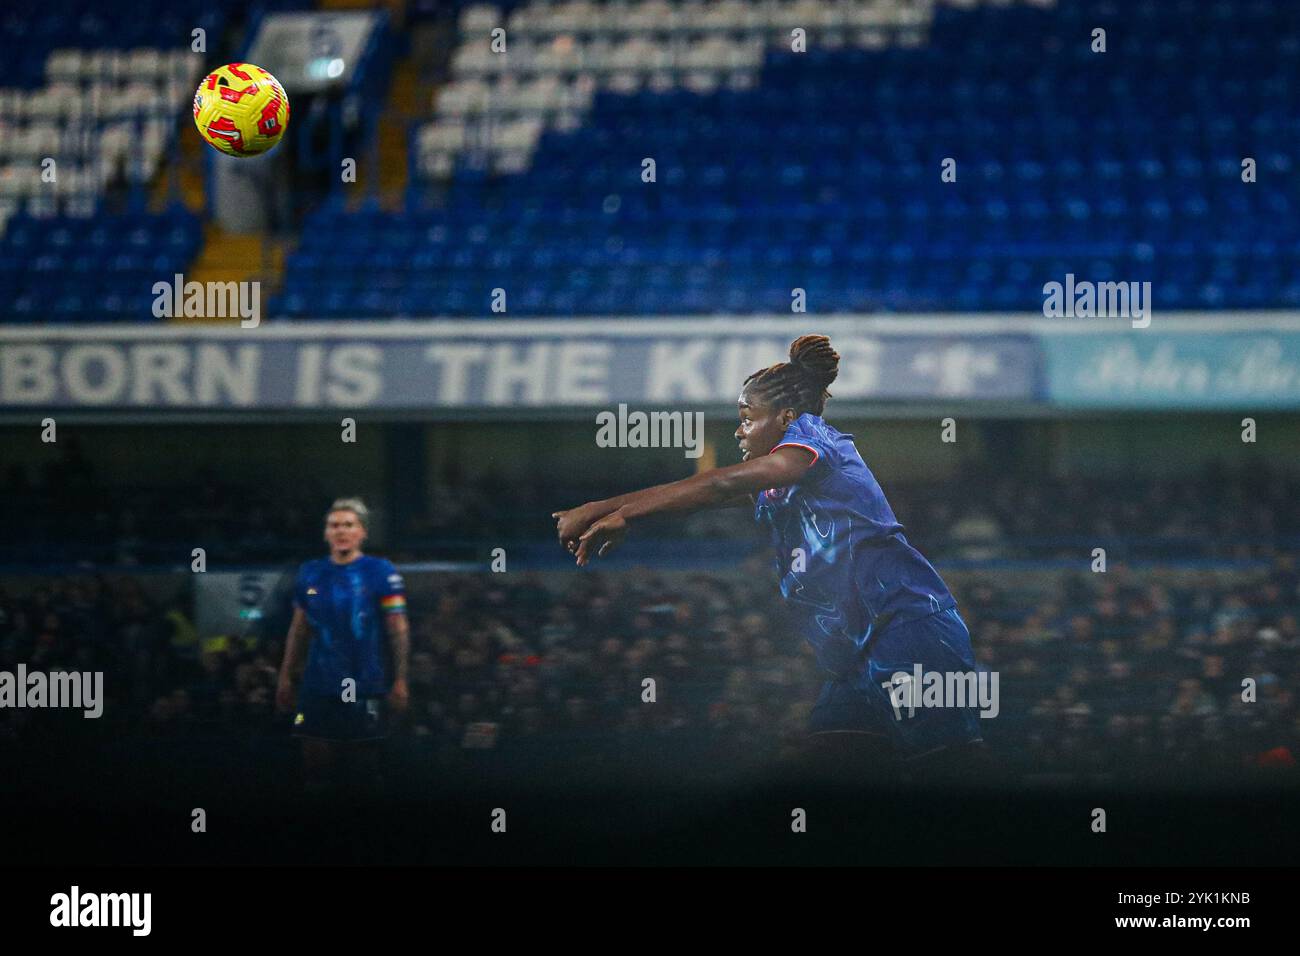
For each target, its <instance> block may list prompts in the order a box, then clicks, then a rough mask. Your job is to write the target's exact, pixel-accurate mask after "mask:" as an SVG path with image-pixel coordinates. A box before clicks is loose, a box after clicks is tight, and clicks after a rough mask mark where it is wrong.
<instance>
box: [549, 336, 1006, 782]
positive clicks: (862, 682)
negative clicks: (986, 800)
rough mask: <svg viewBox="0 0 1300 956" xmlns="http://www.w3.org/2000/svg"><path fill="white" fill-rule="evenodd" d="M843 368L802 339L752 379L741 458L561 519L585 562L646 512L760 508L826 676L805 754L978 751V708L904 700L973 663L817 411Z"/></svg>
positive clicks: (868, 480) (898, 528)
mask: <svg viewBox="0 0 1300 956" xmlns="http://www.w3.org/2000/svg"><path fill="white" fill-rule="evenodd" d="M838 370H839V355H838V354H837V353H836V352H835V351H834V349H832V348H831V344H830V340H829V339H827V338H826V337H825V336H822V335H805V336H802V337H801V338H799V339H797V340H796V341H795V342H794V343H793V344H792V345H791V346H790V361H789V362H782V363H779V364H777V365H773V366H771V367H769V368H765V369H761V370H760V371H757V372H755V373H754V374H753V375H751V376H749V378H747V379H746V380H745V383H744V386H743V389H742V391H741V394H740V399H739V402H738V409H739V414H740V425H739V427H738V428H737V429H736V433H735V437H736V439H737V441H738V442H739V444H740V451H741V461H740V463H739V464H736V465H729V466H726V467H723V468H717V469H713V470H710V471H706V472H701V473H699V474H696V475H692V476H691V477H689V478H685V479H683V480H681V481H675V482H671V483H669V484H665V485H658V486H655V487H653V488H647V489H644V490H642V491H635V492H632V493H630V494H626V495H621V496H619V497H616V498H610V499H608V500H605V501H598V502H589V503H587V504H584V505H582V506H580V507H578V508H574V509H571V510H568V511H561V512H555V513H554V514H553V515H552V517H554V518H555V519H556V522H557V532H558V535H559V538H560V542H561V543H562V544H563V545H564V546H565V547H567V548H568V549H569V551H570V552H571V553H573V554H574V555H576V558H577V563H578V564H579V565H585V564H586V563H587V562H588V561H590V560H591V559H592V558H593V557H598V556H602V555H605V554H608V553H609V552H610V551H611V550H612V549H613V548H615V547H617V546H618V545H619V544H620V543H621V541H622V540H623V538H624V536H625V535H626V534H627V531H628V528H629V527H634V526H635V525H636V523H637V522H638V521H639V520H640V519H642V518H645V517H647V516H650V515H658V514H672V513H677V514H683V513H688V512H693V511H698V510H701V509H705V508H717V507H728V506H732V505H742V506H744V507H747V508H750V509H752V512H753V515H754V518H755V520H757V521H758V522H760V523H762V524H763V525H765V526H766V527H767V528H768V529H769V531H770V534H771V538H772V542H773V544H774V545H775V548H776V569H777V573H778V575H779V578H780V585H781V594H782V596H783V597H784V598H785V600H786V602H787V604H788V605H789V607H790V608H791V610H792V611H793V612H794V615H795V617H796V618H797V619H798V620H799V621H800V624H801V627H802V631H803V634H804V637H806V639H807V640H808V641H809V643H810V644H811V645H812V648H813V650H814V651H815V653H816V657H817V661H818V663H819V664H820V665H821V667H822V668H823V669H824V670H825V671H827V672H828V675H829V677H828V679H827V680H826V682H825V683H824V685H823V687H822V691H821V695H820V697H819V698H818V700H817V702H816V704H815V705H814V707H813V710H812V714H811V717H810V726H809V743H810V750H811V751H813V752H814V753H820V754H821V755H822V756H831V757H836V756H849V755H854V756H862V757H865V758H868V759H871V758H875V757H879V758H881V759H895V758H896V759H900V760H913V759H915V758H922V757H927V758H929V759H928V760H927V761H926V762H927V763H931V764H945V763H946V764H954V765H955V764H957V763H959V762H960V758H964V757H968V756H971V755H976V754H979V753H980V752H982V750H983V744H982V737H981V733H980V727H979V723H980V721H979V718H978V715H977V714H976V713H975V712H974V711H973V710H972V709H971V707H969V706H967V707H960V708H958V707H924V706H922V707H911V708H909V707H908V706H907V704H908V703H915V702H916V701H918V700H920V698H921V688H919V687H915V688H910V687H909V688H904V689H902V690H900V686H901V685H900V684H899V682H898V681H897V679H896V678H895V675H896V674H898V673H899V672H902V673H905V674H908V675H912V674H913V673H914V667H915V665H916V664H918V663H919V664H920V665H921V667H922V670H923V672H940V673H943V674H951V673H954V672H955V673H960V674H973V673H975V672H976V671H977V665H976V663H975V660H974V657H973V655H972V651H971V643H970V633H969V631H968V630H967V628H966V625H965V623H964V622H963V621H962V618H961V615H960V614H958V612H957V604H956V601H955V600H954V599H953V596H952V594H951V593H949V591H948V588H947V586H946V585H945V584H944V582H943V579H942V578H940V577H939V574H938V572H936V571H935V569H934V568H933V567H932V566H931V565H930V562H929V561H927V560H926V559H925V558H924V557H923V556H922V555H921V553H920V552H919V551H917V550H916V549H915V548H914V547H912V545H911V544H909V543H908V541H907V538H906V537H905V536H904V534H903V526H902V525H901V524H899V522H898V520H897V519H896V518H895V517H894V512H893V510H892V509H891V508H890V506H889V503H888V502H887V501H886V500H885V496H884V493H883V492H882V491H881V488H880V485H879V484H878V483H877V481H876V479H875V477H874V476H873V475H872V473H871V471H870V469H868V468H867V466H866V464H865V463H864V462H863V460H862V457H861V456H860V455H859V454H858V450H857V448H856V446H855V445H854V443H853V437H852V436H851V435H845V434H843V433H841V432H839V431H837V430H836V429H835V428H833V427H832V426H831V425H829V424H827V422H826V421H825V420H824V419H823V418H822V417H821V416H822V410H823V408H824V407H825V403H826V399H828V398H829V397H830V393H829V392H828V391H827V387H828V386H829V385H830V384H831V382H833V381H834V380H835V378H836V375H837V374H838ZM900 704H901V706H900ZM954 757H956V758H959V759H956V760H954V759H953V758H954Z"/></svg>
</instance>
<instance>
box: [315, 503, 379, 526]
mask: <svg viewBox="0 0 1300 956" xmlns="http://www.w3.org/2000/svg"><path fill="white" fill-rule="evenodd" d="M336 511H351V512H352V513H353V514H354V515H356V516H357V520H358V521H360V522H361V527H363V528H365V529H366V530H367V531H369V530H370V509H369V508H367V507H366V503H365V502H364V501H362V500H361V499H360V498H335V499H334V504H332V505H330V510H329V511H327V512H325V520H326V521H327V522H328V521H329V520H330V515H332V514H333V513H334V512H336Z"/></svg>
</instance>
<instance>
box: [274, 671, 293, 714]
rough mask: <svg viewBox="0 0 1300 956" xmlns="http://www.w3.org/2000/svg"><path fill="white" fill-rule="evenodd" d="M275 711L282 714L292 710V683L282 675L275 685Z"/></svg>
mask: <svg viewBox="0 0 1300 956" xmlns="http://www.w3.org/2000/svg"><path fill="white" fill-rule="evenodd" d="M275 709H276V710H277V711H279V712H280V713H282V714H284V713H288V712H289V711H290V710H292V709H293V681H291V680H290V679H289V678H288V677H287V676H285V675H283V674H281V675H280V679H279V680H278V681H276V684H275Z"/></svg>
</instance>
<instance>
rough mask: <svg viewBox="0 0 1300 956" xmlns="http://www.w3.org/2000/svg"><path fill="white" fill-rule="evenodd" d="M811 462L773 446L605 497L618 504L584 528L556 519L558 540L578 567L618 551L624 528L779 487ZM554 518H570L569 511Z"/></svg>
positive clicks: (804, 453) (807, 457) (798, 452)
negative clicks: (767, 450) (695, 472)
mask: <svg viewBox="0 0 1300 956" xmlns="http://www.w3.org/2000/svg"><path fill="white" fill-rule="evenodd" d="M814 460H815V459H813V458H812V457H811V455H810V453H809V452H808V451H806V450H804V449H802V448H799V447H796V446H790V447H786V448H778V449H776V450H775V451H774V452H773V453H772V454H770V455H763V456H762V457H760V458H753V459H750V460H749V461H742V462H740V463H739V464H737V465H728V466H727V467H725V468H715V469H713V470H712V471H705V472H701V473H700V474H698V475H691V476H690V477H689V478H683V479H682V480H681V481H674V482H670V483H668V484H666V485H655V486H654V487H653V488H646V489H644V490H642V491H634V492H632V493H631V494H627V495H622V496H620V497H619V498H617V499H611V500H612V501H618V502H619V504H618V506H617V507H616V508H614V509H613V510H612V511H609V512H606V513H605V514H604V515H603V516H601V517H599V518H596V519H594V520H591V521H589V522H587V527H586V528H585V530H584V529H581V528H580V527H579V525H580V524H581V519H582V518H585V517H586V516H585V515H579V516H578V519H575V520H574V521H572V522H571V523H569V524H568V525H566V524H565V522H564V521H563V520H561V522H560V524H559V527H558V531H559V536H560V541H561V542H562V543H564V544H565V545H566V546H567V547H569V549H570V550H571V551H573V552H574V554H575V555H576V556H577V562H578V564H579V565H583V564H586V563H587V561H589V560H590V559H591V557H593V556H596V557H600V556H603V555H606V554H608V553H609V552H610V551H612V550H614V548H616V547H618V545H619V544H620V543H621V542H622V540H623V538H624V536H626V534H627V529H628V526H629V525H630V524H632V523H635V522H636V521H639V520H640V519H642V518H648V517H650V516H651V515H661V514H689V513H691V512H693V511H703V510H704V509H706V508H718V507H728V506H730V505H732V504H733V503H734V502H735V500H736V499H737V498H738V497H740V496H744V495H755V494H758V493H759V492H760V491H762V490H763V489H765V488H784V487H786V486H788V485H792V484H795V483H796V482H798V481H799V479H800V478H802V477H803V475H804V473H805V472H806V471H807V470H808V468H809V467H810V466H811V465H812V463H813V461H814ZM583 507H584V508H585V507H587V506H586V505H584V506H583ZM575 511H581V509H575ZM560 514H561V515H562V516H563V515H570V514H572V512H561V513H560ZM573 535H576V536H577V544H576V547H574V546H570V542H571V541H572V540H573V537H572V536H573Z"/></svg>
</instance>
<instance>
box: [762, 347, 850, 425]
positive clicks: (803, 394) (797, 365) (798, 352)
mask: <svg viewBox="0 0 1300 956" xmlns="http://www.w3.org/2000/svg"><path fill="white" fill-rule="evenodd" d="M839 369H840V356H839V353H838V352H836V351H835V350H834V349H833V348H831V340H830V339H828V338H827V337H826V336H824V335H801V336H799V338H797V339H795V340H794V341H793V342H791V343H790V361H788V362H778V363H777V364H776V365H769V366H768V367H767V368H763V369H759V370H758V371H757V372H755V373H754V374H753V375H751V376H749V378H747V379H745V384H744V387H743V389H742V390H743V391H746V392H748V393H749V394H750V395H751V396H752V397H753V399H754V400H755V401H757V402H758V403H760V404H763V405H770V406H772V407H773V408H793V409H794V410H795V412H796V413H798V414H800V415H802V414H803V413H804V412H812V413H813V414H814V415H820V414H821V413H822V409H824V408H825V407H826V399H828V398H830V397H831V393H830V392H828V391H826V387H827V386H828V385H830V383H831V382H833V381H835V376H836V375H838V374H839Z"/></svg>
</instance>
